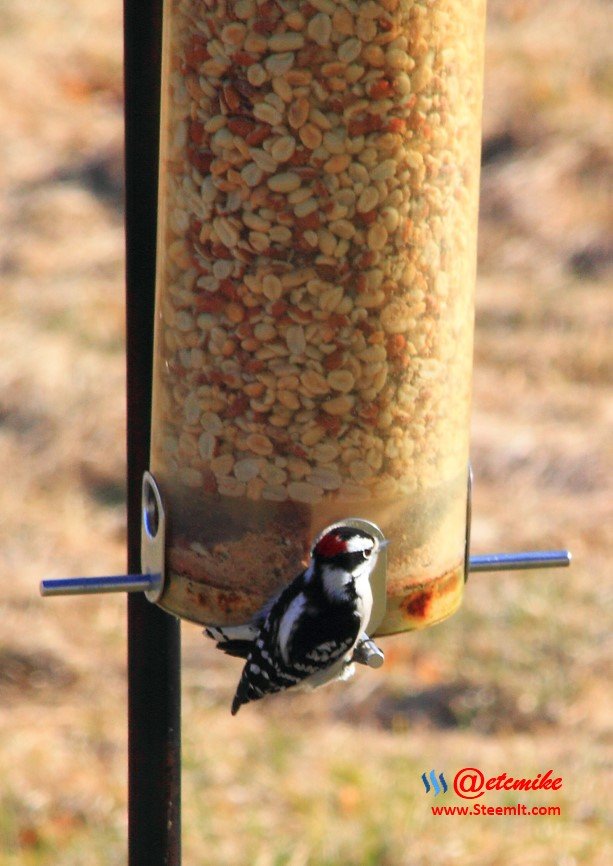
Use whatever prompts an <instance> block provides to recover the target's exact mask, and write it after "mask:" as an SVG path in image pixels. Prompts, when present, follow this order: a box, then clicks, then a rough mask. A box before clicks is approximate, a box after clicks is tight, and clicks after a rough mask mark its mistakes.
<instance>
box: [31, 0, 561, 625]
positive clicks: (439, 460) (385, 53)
mask: <svg viewBox="0 0 613 866" xmlns="http://www.w3.org/2000/svg"><path fill="white" fill-rule="evenodd" d="M484 17H485V2H484V0H440V2H437V3H435V4H434V3H431V2H418V0H381V2H373V0H368V2H364V3H360V4H353V3H346V4H340V3H335V2H333V0H310V2H306V3H305V2H299V0H296V2H289V3H284V4H279V3H275V2H273V0H265V2H256V0H236V2H230V3H222V2H219V3H217V2H213V0H211V2H207V3H202V2H200V0H168V2H166V3H165V6H164V36H163V64H162V86H161V91H162V95H161V129H160V170H159V197H158V202H159V207H158V235H157V277H156V300H155V352H154V364H153V381H152V397H153V409H152V426H151V456H150V469H151V474H150V475H149V474H148V475H147V476H146V478H145V481H144V487H143V511H142V514H143V555H144V557H145V560H146V563H147V565H146V564H145V562H144V564H143V572H144V573H145V575H144V577H143V578H142V580H144V581H147V580H148V579H149V577H151V575H152V574H155V575H156V577H155V580H154V579H153V578H151V582H150V583H149V584H147V593H148V598H150V600H152V601H156V602H157V603H158V604H159V605H161V606H162V607H163V608H164V609H166V610H167V611H169V612H171V613H173V614H176V615H178V616H180V617H183V618H186V619H188V620H192V621H195V622H198V623H203V624H206V625H215V626H233V625H240V624H244V623H247V622H249V621H250V620H251V619H252V618H253V617H254V615H255V614H256V613H257V611H259V610H260V609H261V608H262V606H263V605H264V604H265V603H266V602H267V601H269V600H270V598H271V597H272V596H273V595H274V594H275V593H277V592H278V591H279V590H280V589H281V588H282V587H283V586H284V585H285V584H286V583H287V582H288V581H289V580H290V579H291V578H292V577H293V576H295V574H297V573H298V572H299V571H300V569H301V568H302V567H303V566H304V563H305V561H306V560H307V559H308V554H309V549H310V546H311V544H312V541H313V539H314V537H315V536H316V535H317V534H318V533H320V532H321V531H322V530H323V529H324V527H326V526H327V525H329V524H332V523H337V522H342V521H346V520H348V519H349V518H358V519H360V520H365V521H368V522H369V523H371V524H374V525H375V527H377V528H378V530H379V531H380V532H381V533H382V535H384V536H385V537H387V538H388V539H390V541H391V544H390V546H389V551H388V552H387V561H386V562H385V561H384V562H383V563H382V565H381V568H380V571H381V570H383V572H384V574H383V577H382V582H381V575H380V576H379V584H380V588H379V589H378V591H377V596H378V600H379V605H378V609H379V610H380V615H379V616H378V619H377V623H376V626H375V633H376V634H387V633H393V632H398V631H403V630H408V629H414V628H421V627H424V626H428V625H432V624H434V623H436V622H439V621H441V620H443V619H445V618H446V617H448V616H449V615H450V614H452V613H453V612H454V611H455V610H456V609H457V608H458V606H459V605H460V603H461V599H462V593H463V586H464V582H465V579H466V576H467V574H468V571H469V570H470V569H471V558H470V555H469V534H470V476H469V472H468V457H469V412H470V392H471V370H472V343H473V321H474V285H475V261H476V235H477V212H478V188H479V158H480V138H481V100H482V79H483V36H484ZM162 502H163V505H162ZM152 515H153V516H154V517H155V520H154V521H153V524H154V525H153V524H152ZM161 516H162V517H164V521H163V522H164V535H161V536H160V535H158V534H157V530H158V528H159V527H158V524H159V522H160V517H161ZM152 525H153V529H154V530H155V531H153V530H152ZM152 542H154V543H153V548H154V552H155V555H154V557H153V560H152V559H151V548H152ZM153 561H154V562H155V564H151V563H152V562H153ZM543 564H545V565H560V564H568V556H567V554H566V553H565V552H553V553H546V554H544V555H541V554H526V555H520V556H519V557H517V556H515V557H513V556H511V557H507V558H506V559H505V558H504V557H502V558H501V557H500V556H496V555H495V556H493V557H489V558H485V559H482V560H481V561H480V562H476V561H475V562H474V566H475V568H477V567H478V568H480V569H481V570H486V569H487V568H501V567H516V568H521V567H535V566H538V565H543ZM162 575H163V577H164V579H163V580H162ZM77 580H78V579H77ZM142 580H141V583H139V579H138V578H136V579H133V580H132V582H131V583H130V582H125V585H123V586H122V585H121V580H118V581H116V585H115V586H114V587H113V586H111V585H110V584H107V588H108V589H111V588H123V589H128V590H137V589H143V583H142ZM82 585H83V584H82ZM97 587H98V589H100V587H101V584H100V582H98V585H97ZM67 588H68V587H67V584H66V582H64V587H63V591H66V590H67ZM74 588H75V589H76V584H75V587H74ZM46 589H47V591H49V592H51V591H52V588H51V587H50V586H49V585H48V586H47V587H46ZM56 589H57V591H60V590H59V586H56ZM90 589H92V591H93V589H94V585H93V584H90Z"/></svg>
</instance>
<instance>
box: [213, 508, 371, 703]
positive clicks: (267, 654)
mask: <svg viewBox="0 0 613 866" xmlns="http://www.w3.org/2000/svg"><path fill="white" fill-rule="evenodd" d="M386 544H387V541H380V540H379V539H378V538H375V537H374V536H373V535H370V534H369V533H368V532H366V531H364V530H362V529H356V528H353V527H350V526H346V525H340V526H336V527H332V528H331V529H330V530H329V531H327V532H326V533H325V534H324V535H323V536H320V537H319V538H318V539H317V541H316V543H315V545H314V547H313V549H312V550H311V560H310V562H309V565H308V567H307V568H306V569H305V570H304V571H303V572H301V573H300V574H299V575H298V576H297V577H296V578H295V579H294V580H293V581H292V582H291V583H290V584H289V585H288V586H287V587H286V588H285V589H284V590H283V591H282V592H281V593H280V594H279V595H278V596H277V597H276V598H275V599H273V600H272V602H271V603H270V604H269V605H268V606H267V607H266V608H265V609H264V610H263V611H262V612H261V614H260V616H259V617H258V618H256V620H255V621H254V623H253V624H252V625H250V626H245V627H240V628H238V629H232V630H231V631H232V637H230V636H229V634H228V633H227V632H224V630H223V629H218V628H210V629H207V632H206V633H207V634H208V635H209V637H212V638H214V639H216V640H218V644H217V645H218V647H219V648H220V649H223V650H224V651H225V652H227V653H228V654H230V655H235V656H239V657H242V658H246V662H245V666H244V668H243V672H242V675H241V678H240V681H239V684H238V688H237V690H236V695H235V696H234V701H233V702H232V715H236V713H237V712H238V710H239V709H240V707H241V706H242V705H243V704H246V703H249V702H250V701H257V700H260V698H263V697H265V695H268V694H272V693H274V692H280V691H284V690H285V689H289V688H294V687H301V688H305V689H314V688H317V687H319V686H321V685H324V684H325V683H328V682H331V681H332V680H335V679H342V680H345V679H348V678H349V677H350V676H352V675H353V671H354V665H353V659H354V653H355V654H357V655H358V656H359V654H360V646H365V645H366V642H368V644H371V643H372V642H371V641H370V639H369V638H368V636H367V635H366V634H365V631H364V629H365V628H366V626H367V624H368V621H369V619H370V613H371V609H372V601H373V599H372V590H371V587H370V574H371V572H372V570H373V569H374V567H375V565H376V562H377V556H378V554H379V552H380V550H381V549H382V548H383V547H384V546H385V545H386ZM229 631H230V630H228V632H229ZM358 645H359V646H358ZM375 649H376V648H375ZM358 660H361V659H358Z"/></svg>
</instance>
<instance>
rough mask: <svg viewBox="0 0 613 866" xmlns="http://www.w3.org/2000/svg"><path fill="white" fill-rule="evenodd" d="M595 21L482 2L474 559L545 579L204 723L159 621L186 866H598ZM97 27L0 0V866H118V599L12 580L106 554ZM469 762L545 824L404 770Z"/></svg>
mask: <svg viewBox="0 0 613 866" xmlns="http://www.w3.org/2000/svg"><path fill="white" fill-rule="evenodd" d="M609 14H610V7H609V4H608V3H607V2H606V0H582V2H579V0H491V3H490V17H489V37H488V54H487V77H486V102H485V151H484V153H485V159H484V163H485V164H484V171H483V187H482V189H483V193H482V222H481V235H480V263H479V264H480V278H479V287H478V303H477V326H478V327H477V338H476V356H475V361H476V364H475V388H474V431H473V455H472V459H473V464H474V467H475V472H476V492H475V502H474V525H473V547H474V550H475V551H476V552H480V551H484V550H494V549H518V548H522V547H541V546H549V545H550V546H564V545H568V546H569V547H570V548H571V549H572V551H573V553H574V557H575V559H574V563H573V566H572V569H571V570H570V571H569V572H564V573H560V572H557V573H556V572H544V573H541V574H533V575H524V576H517V575H512V574H505V575H500V576H497V577H495V576H485V575H483V576H478V575H475V576H473V577H472V578H471V580H470V582H469V584H468V587H467V595H466V601H465V604H464V607H463V609H462V611H461V612H460V613H459V614H458V615H457V616H456V617H455V618H454V619H453V620H451V621H449V622H448V623H445V624H443V625H440V626H438V627H436V628H434V629H431V630H429V631H427V632H424V633H418V634H413V635H409V636H400V637H397V638H393V639H389V640H388V641H387V642H386V645H385V649H386V651H387V664H386V667H385V668H384V670H383V671H382V672H379V673H376V672H370V671H362V672H360V675H359V676H358V677H357V679H356V680H355V681H354V682H353V683H351V684H350V685H349V686H347V687H346V688H345V689H338V690H332V689H331V690H330V691H328V692H327V693H324V694H321V695H318V696H316V697H315V699H310V700H307V699H306V698H299V697H296V698H293V699H278V700H277V701H271V702H270V703H269V704H268V705H266V704H264V705H261V706H258V707H256V708H254V709H251V708H247V709H246V710H244V711H243V712H242V713H241V715H240V716H239V717H237V719H236V720H233V721H232V722H230V720H229V714H228V702H229V699H230V696H231V691H232V689H233V686H234V684H235V681H236V677H237V674H238V671H237V665H236V664H234V663H233V662H232V661H231V660H229V659H225V658H217V656H216V655H215V652H214V651H213V650H212V649H211V647H210V646H208V645H206V644H205V642H204V641H203V639H202V638H201V636H200V634H199V630H198V629H196V628H194V627H192V626H189V625H187V626H185V628H184V629H183V632H184V718H185V722H184V740H185V748H184V763H185V769H184V823H185V829H184V837H185V857H184V860H185V864H186V866H196V864H198V863H201V862H212V863H228V864H232V866H242V864H248V863H249V864H252V863H256V864H259V866H269V864H270V866H272V864H275V866H277V864H279V866H280V864H293V866H299V864H313V866H350V864H356V866H357V864H360V866H361V864H383V866H386V864H387V866H404V864H406V866H417V864H419V866H426V864H430V863H435V862H436V863H440V862H443V863H451V864H460V866H465V864H474V863H488V864H505V866H506V864H508V866H514V864H520V863H521V864H529V866H532V864H548V866H549V864H558V866H573V864H579V863H580V864H593V866H600V864H602V866H604V864H605V863H609V862H611V852H610V851H609V852H607V835H606V824H605V817H606V805H607V800H610V787H611V778H610V776H607V772H606V764H607V759H610V756H611V751H610V738H609V737H610V720H611V710H612V707H611V693H610V685H609V680H608V678H607V673H608V671H607V665H606V660H607V640H608V639H609V634H610V630H611V620H610V614H609V613H608V611H607V607H606V597H607V595H608V594H609V590H608V585H607V580H608V566H609V560H610V557H611V553H612V552H613V551H612V544H611V535H610V525H611V502H613V485H612V483H611V473H610V469H611V450H610V449H611V435H610V429H611V420H612V414H613V413H612V403H611V394H610V373H611V369H612V363H611V362H612V358H611V345H612V342H613V341H612V340H611V331H610V300H609V293H608V291H607V290H608V288H609V287H610V278H611V271H612V262H613V245H612V242H611V234H610V229H611V226H610V225H609V224H607V207H610V199H611V196H610V194H611V164H610V161H609V159H608V155H609V146H610V139H611V134H612V132H613V129H612V124H611V97H612V96H613V72H612V67H611V53H610V50H609V41H610V34H609V33H608V32H607V21H608V20H609ZM120 15H121V9H120V4H119V3H114V4H111V5H109V4H100V3H93V2H92V0H49V2H47V3H44V4H43V3H40V4H31V3H28V2H26V0H5V2H4V3H3V4H2V30H1V32H0V78H1V79H2V81H3V82H4V84H3V89H2V96H1V97H0V122H1V127H2V136H1V139H0V155H1V158H0V184H1V187H2V189H3V194H2V198H1V199H0V215H1V218H2V232H1V240H0V270H1V273H2V278H3V280H2V282H3V291H2V295H1V299H0V312H1V315H2V322H3V331H2V332H3V338H4V345H3V352H2V356H1V359H0V459H1V460H2V464H3V466H4V477H5V479H6V483H5V485H4V486H3V487H2V490H1V492H0V513H1V515H2V520H1V523H0V539H1V554H0V556H1V559H0V562H1V567H2V597H1V600H0V608H1V622H2V629H1V632H0V864H1V866H18V864H19V866H43V864H44V866H51V864H53V866H72V864H75V866H76V864H79V866H90V864H91V866H94V864H95V866H102V864H104V866H112V864H123V863H125V841H124V839H125V818H124V813H125V797H126V794H125V772H126V771H125V761H126V743H125V662H124V657H125V629H124V607H125V602H124V600H123V599H121V598H112V597H100V598H94V599H75V600H45V601H42V600H41V599H39V598H38V595H37V582H38V580H39V579H40V577H42V576H43V575H48V576H52V575H55V576H58V575H69V574H82V573H90V574H97V573H104V572H110V573H112V572H116V571H121V570H122V569H123V567H124V528H123V527H124V506H123V494H124V491H123V471H124V468H123V467H124V439H123V426H124V407H123V400H124V397H123V394H124V384H123V378H124V373H123V356H122V340H123V298H122V280H123V273H122V268H123V249H122V243H123V235H122V215H121V186H120V183H119V177H120V174H121V168H120V152H121V42H120V40H121V19H120ZM466 764H472V765H476V766H481V767H482V768H483V770H484V771H485V772H486V773H491V774H497V773H500V772H502V771H503V770H507V771H508V772H510V773H513V774H515V775H518V776H519V775H524V774H534V773H536V772H540V771H543V770H545V769H548V768H549V767H552V768H553V769H554V770H555V771H556V772H557V773H558V774H560V775H562V777H563V779H564V787H563V790H562V791H561V792H560V795H558V796H556V797H555V798H553V797H548V796H546V795H545V794H544V793H541V794H539V795H537V794H534V795H533V796H532V797H530V798H526V799H527V800H528V802H529V803H530V804H536V805H542V804H544V803H549V802H555V803H559V804H560V805H561V806H562V808H563V814H562V816H561V817H560V818H514V819H513V818H503V817H491V818H489V817H488V818H478V819H477V818H472V819H469V818H434V817H432V816H431V814H430V808H429V807H430V804H431V803H432V802H434V801H432V800H430V799H428V798H427V797H426V796H425V795H424V793H423V790H422V788H421V782H420V778H419V777H420V774H421V773H422V772H423V771H424V770H429V769H430V768H432V767H435V768H437V769H438V770H439V771H440V770H445V772H446V774H447V776H448V777H449V776H452V775H453V773H454V772H455V770H457V769H458V768H459V767H461V766H464V765H466ZM439 799H440V798H439ZM444 802H446V803H455V802H457V799H456V798H454V797H452V796H451V795H449V794H448V795H446V799H445V801H444ZM490 802H491V803H492V804H494V805H496V804H499V803H502V802H503V799H502V797H501V796H500V795H497V796H496V797H494V796H493V795H492V797H491V798H490ZM441 822H442V823H441Z"/></svg>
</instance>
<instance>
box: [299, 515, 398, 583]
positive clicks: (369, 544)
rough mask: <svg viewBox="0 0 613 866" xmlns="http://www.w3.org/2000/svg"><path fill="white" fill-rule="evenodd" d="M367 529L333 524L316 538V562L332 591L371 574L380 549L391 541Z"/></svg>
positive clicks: (314, 559)
mask: <svg viewBox="0 0 613 866" xmlns="http://www.w3.org/2000/svg"><path fill="white" fill-rule="evenodd" d="M387 543H388V542H387V540H384V541H382V540H380V539H379V538H376V537H375V536H374V535H371V534H370V533H369V532H366V531H365V530H364V529H357V528H355V527H352V526H336V527H332V528H331V529H330V530H328V532H326V533H325V534H324V535H321V536H320V537H319V538H318V539H317V541H316V542H315V544H314V546H313V549H312V551H311V557H312V564H313V567H314V569H315V571H316V572H317V573H319V574H320V575H321V576H322V578H323V581H324V585H325V587H326V589H327V591H328V592H329V594H331V595H336V594H338V593H339V592H341V591H342V589H343V587H346V586H347V585H348V584H350V583H354V582H355V581H356V580H359V579H360V578H363V577H365V578H368V577H369V576H370V573H371V572H372V570H373V568H374V567H375V565H376V563H377V557H378V555H379V551H380V550H381V549H382V548H383V547H385V546H386V545H387Z"/></svg>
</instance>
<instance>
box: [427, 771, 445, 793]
mask: <svg viewBox="0 0 613 866" xmlns="http://www.w3.org/2000/svg"><path fill="white" fill-rule="evenodd" d="M428 779H429V780H430V781H428ZM421 780H422V782H423V783H424V788H425V789H426V794H429V793H430V788H434V796H435V797H438V795H439V794H440V793H441V791H442V792H443V794H446V793H447V782H446V781H445V777H444V776H443V774H442V773H439V775H438V778H437V775H436V773H435V772H434V770H430V772H429V773H428V775H427V776H426V774H425V773H422V774H421Z"/></svg>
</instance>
